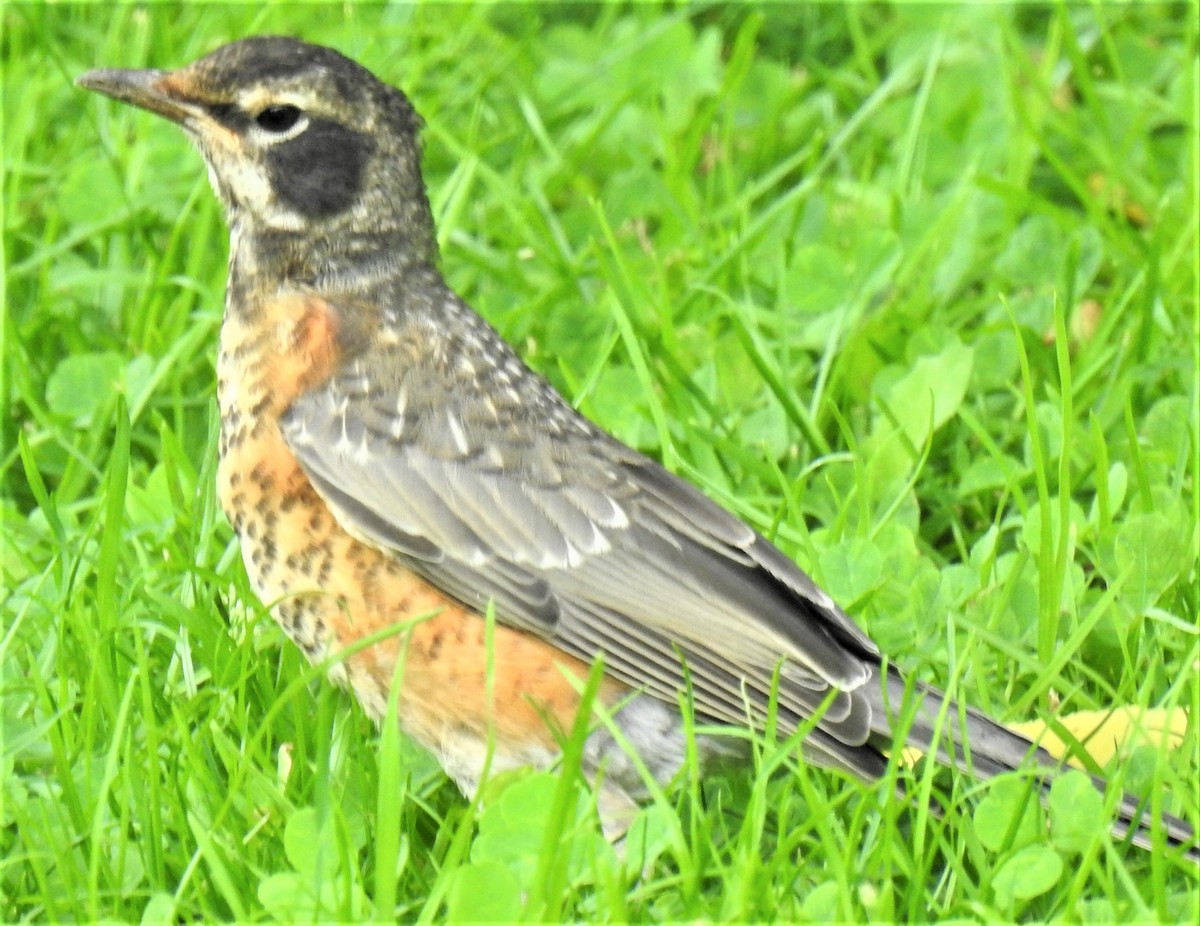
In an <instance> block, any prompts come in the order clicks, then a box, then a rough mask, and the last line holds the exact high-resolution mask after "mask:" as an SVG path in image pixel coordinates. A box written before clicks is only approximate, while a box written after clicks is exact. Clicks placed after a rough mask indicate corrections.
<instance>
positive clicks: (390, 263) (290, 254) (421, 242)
mask: <svg viewBox="0 0 1200 926" xmlns="http://www.w3.org/2000/svg"><path fill="white" fill-rule="evenodd" d="M229 219H230V245H229V293H228V301H227V305H229V306H245V307H250V306H253V305H254V304H256V303H257V302H259V301H260V300H261V299H262V298H270V297H271V296H274V295H278V294H280V293H285V292H289V291H290V292H295V291H305V290H310V291H319V292H325V293H330V292H334V293H342V294H345V295H347V296H352V297H356V298H360V299H372V298H374V297H377V296H378V294H379V292H380V290H381V289H382V288H384V286H385V284H388V283H389V282H394V281H395V280H396V279H397V277H403V276H404V275H405V274H406V273H407V272H409V271H415V270H419V269H424V268H429V267H433V266H435V265H436V263H437V243H436V240H435V238H434V234H433V224H432V220H430V221H429V222H420V221H417V222H414V221H411V220H410V221H395V222H388V223H377V224H375V225H374V226H373V227H371V228H369V229H367V230H362V229H359V228H356V227H354V225H353V224H350V225H348V226H347V227H341V228H334V229H328V230H324V231H320V232H314V231H312V230H300V231H293V230H280V229H273V228H264V227H261V226H256V225H255V223H252V222H249V221H244V220H242V219H241V218H240V217H238V216H236V215H232V214H231V215H230V217H229Z"/></svg>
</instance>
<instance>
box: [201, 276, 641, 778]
mask: <svg viewBox="0 0 1200 926" xmlns="http://www.w3.org/2000/svg"><path fill="white" fill-rule="evenodd" d="M337 331H338V318H337V315H336V311H335V310H334V309H331V308H330V307H329V306H328V305H327V304H326V303H324V302H323V301H322V300H320V299H317V298H314V297H306V296H296V297H289V298H283V299H276V300H274V301H273V302H271V303H270V304H269V305H267V306H264V307H263V308H262V310H261V311H259V312H257V313H245V314H242V315H227V317H226V320H225V322H224V325H223V326H222V331H221V349H220V355H219V360H218V400H219V404H220V410H221V458H220V465H219V469H218V489H219V495H220V499H221V504H222V506H223V508H224V510H225V513H226V515H227V516H228V517H229V519H230V521H231V522H232V523H233V525H234V527H235V529H236V531H237V533H238V536H239V538H240V539H241V544H242V554H243V557H244V559H245V562H246V569H247V571H248V573H249V576H250V580H251V582H252V583H253V585H254V588H255V591H256V592H257V594H258V595H259V597H260V598H261V599H262V601H263V602H264V603H266V604H267V605H268V606H269V607H270V608H271V611H272V614H273V615H274V617H275V618H276V620H278V621H279V623H280V624H281V625H282V626H283V628H284V630H285V631H286V632H287V633H288V635H289V636H290V637H291V638H292V639H293V640H294V641H295V642H296V643H297V644H298V645H299V646H300V647H301V648H302V649H303V650H304V651H305V653H306V654H307V655H308V656H309V658H310V659H312V660H314V661H318V660H320V659H323V658H325V657H326V656H328V655H330V654H331V653H334V652H337V651H338V650H339V649H341V648H343V647H345V646H347V645H349V644H352V643H354V642H355V641H357V640H361V639H362V638H364V637H366V636H370V635H372V634H376V633H379V632H381V631H386V630H395V632H394V633H392V634H391V635H389V636H387V638H386V639H384V640H383V641H381V642H379V643H377V644H374V645H372V646H371V647H369V648H368V649H365V650H363V651H361V652H359V653H357V654H355V655H353V656H351V657H349V658H348V659H347V660H345V661H344V662H343V663H341V664H340V665H339V667H338V668H337V669H335V670H334V671H333V672H331V675H332V676H333V677H334V678H335V680H338V681H340V682H343V683H346V684H348V685H349V686H350V687H351V688H352V689H353V691H354V693H355V694H356V695H357V697H358V699H359V700H360V701H361V703H362V704H363V707H364V708H365V709H366V710H367V712H368V713H369V714H370V715H371V716H372V717H374V718H375V719H377V720H378V719H380V718H381V717H382V716H383V713H384V711H385V708H386V704H387V693H388V690H389V689H390V686H391V684H392V679H393V678H395V677H397V674H398V666H397V663H398V661H400V660H401V659H403V666H402V667H400V669H399V677H401V678H402V690H401V697H400V714H401V722H402V725H403V726H404V728H405V729H406V730H407V732H408V733H409V734H410V735H412V736H413V737H414V738H416V739H418V740H419V741H421V742H422V743H424V744H425V745H426V746H428V747H429V748H431V749H432V750H433V751H434V752H435V753H436V754H438V755H439V756H440V757H441V759H442V761H443V764H444V765H446V766H447V769H448V770H449V771H451V773H452V774H454V775H455V777H456V778H458V779H459V781H460V784H463V785H464V787H468V788H469V786H470V785H471V784H472V769H473V768H474V767H475V766H476V765H477V762H478V761H481V760H482V752H481V751H480V743H481V742H483V740H484V738H486V736H487V733H488V728H489V725H491V727H492V729H493V730H494V735H495V737H496V744H497V750H498V757H497V761H498V764H499V765H501V766H507V765H510V764H522V763H525V762H529V761H535V760H536V758H537V754H538V753H539V752H544V751H545V750H548V749H551V748H552V747H553V742H554V740H553V735H552V732H551V730H550V729H549V728H548V726H547V720H546V718H548V719H549V721H550V723H551V724H557V725H559V726H561V727H562V728H567V727H569V725H570V724H571V722H572V721H573V719H574V714H575V710H576V707H577V703H578V697H577V695H576V691H575V687H574V686H573V685H572V684H571V683H570V682H569V681H568V680H567V677H566V674H565V673H564V671H563V670H564V669H565V670H567V672H568V673H573V674H574V675H575V676H577V677H579V678H583V677H584V676H585V675H586V671H587V669H586V666H584V665H583V664H582V663H580V662H578V661H577V660H575V659H573V658H571V657H569V656H566V655H565V654H563V653H562V652H561V651H559V650H557V649H556V648H554V647H552V646H550V645H549V644H547V643H546V642H544V641H542V640H540V639H538V638H536V637H532V636H530V635H528V634H526V633H523V632H520V631H517V630H513V629H511V628H508V627H504V626H502V625H497V626H496V628H495V633H494V638H493V641H492V646H493V653H492V655H493V658H492V659H491V660H490V661H491V662H492V664H493V666H494V670H493V678H492V679H491V695H490V697H489V693H488V687H489V686H488V678H487V675H488V670H487V666H488V663H489V659H488V648H487V643H486V640H485V622H484V620H483V619H482V617H481V616H480V615H479V614H478V613H477V612H475V611H474V610H472V609H468V608H465V607H463V606H462V605H460V604H458V603H457V602H455V601H452V600H450V599H448V598H446V597H445V596H444V595H442V594H441V593H440V592H439V591H438V590H437V589H435V588H433V587H432V586H430V585H429V584H428V583H427V582H425V581H424V580H423V579H421V578H419V577H418V576H416V575H415V574H413V573H411V572H410V571H408V570H407V569H406V568H405V567H404V566H403V565H402V564H401V563H400V562H399V561H398V560H397V559H396V558H395V557H394V556H393V555H391V554H390V553H388V552H386V551H383V550H380V549H378V548H375V547H373V546H370V545H368V544H365V543H362V542H360V541H358V540H356V539H354V538H353V537H351V536H350V535H349V534H347V533H346V532H345V531H344V530H343V529H342V528H341V526H340V525H339V524H338V522H337V519H336V518H335V517H334V515H333V513H332V512H331V511H330V509H329V508H328V507H327V506H326V505H325V503H324V502H323V501H322V499H321V498H320V496H319V495H318V494H317V492H316V490H315V489H314V488H313V486H312V484H311V483H310V482H309V480H308V478H307V476H306V475H305V474H304V471H303V470H302V469H301V467H300V465H299V464H298V462H297V460H296V458H295V456H294V455H293V454H292V452H291V450H290V448H289V447H288V446H287V444H286V442H285V441H284V439H283V436H282V434H281V433H280V429H279V426H278V419H279V415H280V414H281V413H282V412H283V411H285V410H286V409H287V407H288V406H289V404H290V403H291V402H292V401H293V400H294V399H295V398H296V397H297V396H298V395H300V394H301V393H303V392H305V391H306V390H309V389H312V388H314V387H316V386H318V385H319V384H320V383H322V382H324V381H325V380H326V379H327V378H328V377H329V376H330V375H331V374H332V372H333V371H334V369H335V368H336V366H337V363H338V359H339V358H338V347H337V344H338V340H337ZM621 693H622V689H621V688H620V686H618V685H616V684H615V683H613V684H612V685H611V687H609V688H606V689H605V692H604V695H605V700H607V701H610V702H613V701H615V700H616V699H617V698H618V697H619V696H620V694H621ZM505 755H507V756H508V760H506V759H505ZM476 774H477V772H476Z"/></svg>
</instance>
